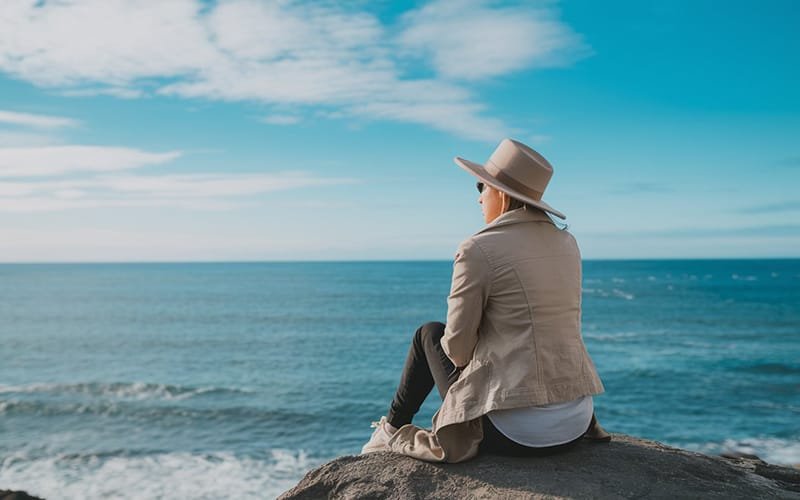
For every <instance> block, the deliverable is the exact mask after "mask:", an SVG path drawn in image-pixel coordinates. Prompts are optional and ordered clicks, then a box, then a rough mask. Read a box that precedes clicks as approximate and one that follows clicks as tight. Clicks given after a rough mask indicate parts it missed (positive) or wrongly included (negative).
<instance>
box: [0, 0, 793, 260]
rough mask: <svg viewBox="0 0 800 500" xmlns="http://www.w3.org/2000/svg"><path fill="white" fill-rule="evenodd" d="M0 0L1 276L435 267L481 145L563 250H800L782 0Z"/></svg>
mask: <svg viewBox="0 0 800 500" xmlns="http://www.w3.org/2000/svg"><path fill="white" fill-rule="evenodd" d="M343 4H346V7H342V6H340V5H339V4H337V3H336V2H313V3H303V2H288V1H277V2H267V1H249V0H247V1H246V0H231V1H222V2H208V1H199V0H173V1H170V2H136V1H127V0H90V1H67V0H62V1H59V2H54V1H35V0H24V1H23V0H5V1H3V2H2V3H0V227H2V229H1V230H0V231H1V234H0V261H3V262H28V261H196V260H305V259H311V260H340V259H342V260H350V259H380V260H382V259H449V258H451V257H452V255H453V253H454V251H455V248H456V247H457V245H458V243H459V242H460V241H461V240H462V239H464V238H465V237H467V236H469V235H470V234H472V233H473V232H475V231H476V230H478V229H479V228H480V227H481V226H482V224H483V223H482V218H481V212H480V208H479V207H478V205H477V192H476V191H475V188H474V179H472V178H471V177H470V176H469V175H468V174H467V173H466V172H464V171H462V170H461V169H459V168H458V167H456V166H455V165H454V164H453V161H452V158H453V157H454V156H462V157H465V158H468V159H471V160H474V161H478V162H483V161H485V159H486V158H488V156H489V155H490V154H491V153H492V151H493V150H494V148H495V147H496V145H497V144H498V143H499V141H500V140H501V139H502V138H503V137H513V138H516V139H518V140H521V141H523V142H526V143H528V144H530V145H531V146H532V147H534V148H536V149H537V150H538V151H540V152H541V153H542V154H543V155H544V156H545V157H546V158H548V159H549V160H550V162H551V163H552V164H553V166H554V169H555V175H554V176H553V179H552V181H551V183H550V185H549V186H548V189H547V192H546V194H545V199H546V200H547V201H548V202H549V203H550V204H551V205H552V206H554V207H555V208H557V209H559V210H560V211H562V212H564V213H566V214H567V222H568V223H569V224H570V230H571V231H572V232H573V234H575V236H576V237H577V239H578V242H579V245H580V247H581V251H582V254H583V257H584V258H587V259H607V258H692V257H700V258H711V257H800V195H798V186H800V96H799V94H800V93H798V91H797V89H798V88H800V64H798V62H797V58H798V54H799V53H800V36H798V35H797V30H796V27H797V26H798V25H800V11H798V9H797V8H796V4H795V2H791V1H785V2H779V1H765V2H758V3H755V2H745V1H730V2H718V1H696V0H693V1H670V2H642V1H630V2H625V1H618V2H594V1H588V0H586V1H564V2H519V3H514V2H482V1H477V0H476V1H472V0H469V1H467V0H464V1H461V0H454V1H433V2H386V1H383V2H382V1H377V2H358V1H356V2H346V3H343Z"/></svg>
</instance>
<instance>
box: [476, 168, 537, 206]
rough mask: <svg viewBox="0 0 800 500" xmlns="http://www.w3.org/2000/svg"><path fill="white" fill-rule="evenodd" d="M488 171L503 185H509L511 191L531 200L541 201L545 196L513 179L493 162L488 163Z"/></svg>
mask: <svg viewBox="0 0 800 500" xmlns="http://www.w3.org/2000/svg"><path fill="white" fill-rule="evenodd" d="M485 168H486V171H487V172H489V174H490V175H491V176H492V177H494V178H495V179H497V180H498V181H500V182H502V183H503V184H505V185H507V186H508V187H510V188H511V189H514V190H516V191H519V192H520V193H522V194H524V195H525V196H527V197H529V198H533V199H534V200H537V201H541V199H542V195H543V194H544V192H543V191H537V190H535V189H531V188H529V187H528V186H526V185H525V184H523V183H521V182H519V181H518V180H516V179H515V178H513V177H511V176H510V175H508V174H507V173H505V172H503V171H502V170H500V168H499V167H498V166H497V165H495V164H494V163H493V162H492V160H489V161H487V162H486V165H485Z"/></svg>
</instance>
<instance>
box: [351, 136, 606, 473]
mask: <svg viewBox="0 0 800 500" xmlns="http://www.w3.org/2000/svg"><path fill="white" fill-rule="evenodd" d="M455 161H456V163H457V164H458V165H459V166H460V167H462V168H464V169H465V170H467V171H468V172H470V173H472V174H473V175H475V176H476V177H477V178H478V179H479V182H478V191H479V192H480V197H479V199H478V201H479V203H480V205H481V209H482V211H483V216H484V219H485V221H486V223H487V225H486V226H485V227H484V228H483V229H481V230H480V231H478V232H477V233H476V234H474V235H473V236H471V237H470V238H468V239H467V240H465V241H464V242H463V243H462V244H461V245H460V246H459V249H458V253H457V254H456V258H455V263H454V267H453V278H452V284H451V290H450V295H449V297H448V299H447V323H446V325H445V324H443V323H426V324H425V325H423V326H421V327H420V328H419V329H418V330H417V331H416V333H415V335H414V338H413V341H412V344H411V348H410V350H409V353H408V358H407V359H406V363H405V367H404V369H403V373H402V376H401V378H400V385H399V387H398V388H397V392H396V394H395V396H394V400H393V401H392V403H391V406H390V408H389V413H388V415H387V416H386V417H382V418H381V420H380V422H375V423H373V425H374V426H375V427H376V429H375V431H374V432H373V434H372V437H371V438H370V440H369V442H368V443H367V444H366V445H364V447H363V450H362V453H369V452H373V451H382V450H386V451H395V452H398V453H402V454H405V455H409V456H412V457H416V458H419V459H423V460H429V461H439V462H460V461H463V460H468V459H469V458H472V457H474V456H475V455H477V454H478V453H479V452H482V451H486V452H490V453H498V454H506V455H515V456H529V455H545V454H551V453H557V452H561V451H564V450H566V449H568V448H570V447H572V446H574V445H575V444H576V443H578V442H579V441H581V440H582V439H583V438H588V439H590V440H597V441H608V440H610V439H611V436H610V435H609V434H608V433H606V432H605V431H604V430H603V429H602V428H601V427H600V425H599V424H598V423H597V420H596V419H595V416H594V408H593V401H592V395H594V394H600V393H602V392H604V388H603V384H602V382H601V381H600V378H599V376H598V374H597V371H596V369H595V366H594V363H593V362H592V359H591V358H590V357H589V354H588V352H587V351H586V347H585V346H584V343H583V339H582V337H581V257H580V252H579V250H578V245H577V243H576V241H575V238H574V237H573V236H572V234H570V233H569V232H567V231H566V230H565V229H559V228H557V227H556V226H555V224H554V223H553V220H552V219H551V218H550V217H549V216H548V213H550V214H553V215H555V216H557V217H560V218H562V219H564V218H565V216H564V215H563V214H561V213H560V212H558V211H557V210H555V209H553V208H552V207H550V206H549V205H548V204H547V203H545V202H544V201H542V194H543V192H544V190H545V188H546V187H547V184H548V182H549V181H550V178H551V176H552V175H553V169H552V167H551V166H550V164H549V163H548V162H547V160H545V159H544V158H543V157H542V156H541V155H540V154H539V153H537V152H536V151H534V150H533V149H531V148H529V147H528V146H526V145H524V144H521V143H519V142H517V141H513V140H510V139H505V140H503V141H502V142H501V143H500V145H499V146H498V147H497V149H496V150H495V152H494V153H493V154H492V156H491V157H490V158H489V161H488V162H487V163H486V165H479V164H476V163H472V162H470V161H468V160H464V159H462V158H456V159H455ZM434 385H435V386H436V387H437V389H438V391H439V394H440V395H441V396H442V400H443V401H442V405H441V407H440V408H439V409H438V410H437V412H436V414H435V415H434V416H433V426H432V429H430V430H428V429H423V428H420V427H417V426H415V425H413V424H411V420H412V418H413V416H414V415H415V414H416V413H417V411H419V408H420V406H421V405H422V403H423V401H424V400H425V398H426V397H427V395H428V393H430V391H431V390H432V389H433V387H434Z"/></svg>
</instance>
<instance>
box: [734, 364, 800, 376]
mask: <svg viewBox="0 0 800 500" xmlns="http://www.w3.org/2000/svg"><path fill="white" fill-rule="evenodd" d="M741 369H742V370H745V371H748V372H750V373H769V374H775V375H795V374H800V365H791V364H786V363H754V364H751V365H746V366H742V367H741Z"/></svg>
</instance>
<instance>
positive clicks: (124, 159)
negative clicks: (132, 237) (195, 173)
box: [0, 145, 181, 178]
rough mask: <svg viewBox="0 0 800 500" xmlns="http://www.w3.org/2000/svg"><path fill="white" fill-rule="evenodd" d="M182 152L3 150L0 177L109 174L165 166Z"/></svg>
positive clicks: (76, 148) (50, 148)
mask: <svg viewBox="0 0 800 500" xmlns="http://www.w3.org/2000/svg"><path fill="white" fill-rule="evenodd" d="M180 155H181V152H180V151H168V152H165V153H152V152H149V151H142V150H139V149H133V148H125V147H107V146H77V145H67V146H43V147H20V148H0V178H2V177H35V176H44V175H63V174H68V173H73V172H108V171H114V170H127V169H132V168H139V167H144V166H148V165H158V164H161V163H165V162H168V161H171V160H174V159H175V158H177V157H179V156H180Z"/></svg>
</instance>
